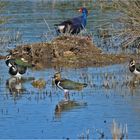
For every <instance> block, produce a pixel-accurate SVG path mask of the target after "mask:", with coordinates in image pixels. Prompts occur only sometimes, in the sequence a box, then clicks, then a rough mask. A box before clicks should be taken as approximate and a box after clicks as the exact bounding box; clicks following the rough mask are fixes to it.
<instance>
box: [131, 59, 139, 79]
mask: <svg viewBox="0 0 140 140" xmlns="http://www.w3.org/2000/svg"><path fill="white" fill-rule="evenodd" d="M129 70H130V72H132V73H134V74H135V75H137V76H140V63H136V61H135V60H133V59H131V60H130V62H129Z"/></svg>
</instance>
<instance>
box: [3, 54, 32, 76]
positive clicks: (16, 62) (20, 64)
mask: <svg viewBox="0 0 140 140" xmlns="http://www.w3.org/2000/svg"><path fill="white" fill-rule="evenodd" d="M5 63H6V65H7V66H8V67H9V74H10V75H12V76H15V77H17V78H21V75H23V74H25V73H26V70H27V67H31V64H29V63H28V62H27V61H26V60H25V59H24V58H21V59H14V58H12V56H11V55H8V56H7V57H6V61H5Z"/></svg>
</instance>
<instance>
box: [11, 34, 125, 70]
mask: <svg viewBox="0 0 140 140" xmlns="http://www.w3.org/2000/svg"><path fill="white" fill-rule="evenodd" d="M10 53H11V54H12V56H13V57H16V58H18V57H20V58H21V57H23V58H25V59H26V60H28V61H29V62H30V63H33V64H35V65H36V68H45V67H53V66H65V67H84V66H93V65H107V64H113V63H120V62H124V61H126V59H128V56H125V55H113V54H111V55H110V54H103V53H102V51H101V49H99V48H97V47H95V46H94V45H93V43H92V40H91V39H90V38H89V37H81V36H59V37H57V38H55V39H54V40H53V41H51V42H50V43H36V44H32V45H23V46H17V47H16V48H15V49H13V50H11V51H10Z"/></svg>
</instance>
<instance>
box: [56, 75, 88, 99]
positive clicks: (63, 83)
mask: <svg viewBox="0 0 140 140" xmlns="http://www.w3.org/2000/svg"><path fill="white" fill-rule="evenodd" d="M53 78H54V82H55V85H56V86H57V87H58V88H59V89H61V90H63V91H64V96H65V99H66V100H69V99H70V96H69V90H78V91H80V90H82V89H83V88H84V87H86V86H87V84H86V83H79V82H75V81H72V80H69V79H62V78H61V74H60V73H56V74H55V75H54V77H53Z"/></svg>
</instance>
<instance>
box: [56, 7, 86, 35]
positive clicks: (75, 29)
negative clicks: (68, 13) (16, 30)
mask: <svg viewBox="0 0 140 140" xmlns="http://www.w3.org/2000/svg"><path fill="white" fill-rule="evenodd" d="M79 12H80V13H82V15H81V16H78V17H74V18H72V19H68V20H66V21H63V22H61V23H60V24H55V26H56V27H57V28H56V30H57V32H58V33H70V34H78V33H80V31H81V30H83V29H84V28H85V26H86V23H87V16H88V10H87V9H86V8H84V7H83V8H80V9H79Z"/></svg>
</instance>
